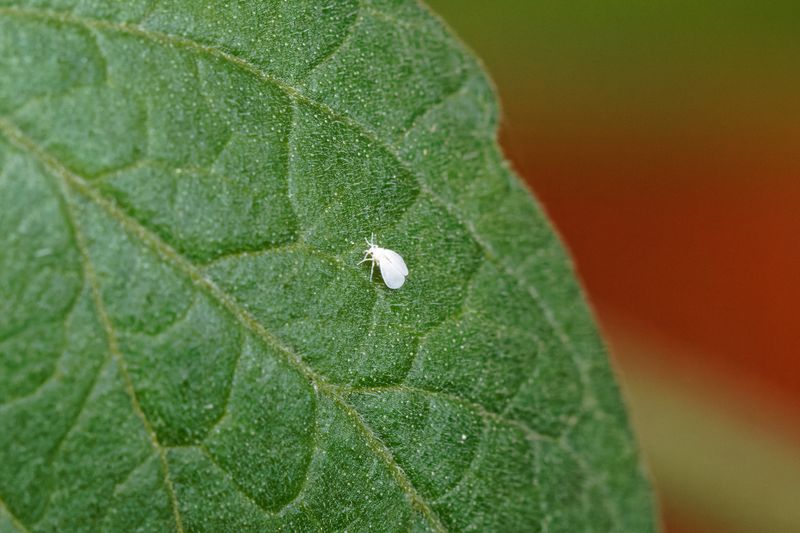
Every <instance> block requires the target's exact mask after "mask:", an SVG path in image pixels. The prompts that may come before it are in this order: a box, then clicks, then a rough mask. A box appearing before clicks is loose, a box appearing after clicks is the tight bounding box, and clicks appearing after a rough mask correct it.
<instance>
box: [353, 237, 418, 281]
mask: <svg viewBox="0 0 800 533" xmlns="http://www.w3.org/2000/svg"><path fill="white" fill-rule="evenodd" d="M364 240H365V241H367V244H368V245H369V248H367V249H366V250H364V259H362V260H361V263H364V262H366V261H372V268H371V269H370V271H369V280H370V281H372V274H373V272H374V271H375V265H376V264H377V265H378V266H379V267H380V269H381V277H383V282H384V283H386V286H387V287H389V288H390V289H399V288H400V287H402V286H403V283H405V282H406V276H408V267H407V266H406V262H405V261H403V258H402V257H400V254H398V253H397V252H395V251H394V250H390V249H388V248H381V247H380V246H378V245H377V244H375V234H373V235H372V240H369V239H364ZM361 263H359V265H360V264H361Z"/></svg>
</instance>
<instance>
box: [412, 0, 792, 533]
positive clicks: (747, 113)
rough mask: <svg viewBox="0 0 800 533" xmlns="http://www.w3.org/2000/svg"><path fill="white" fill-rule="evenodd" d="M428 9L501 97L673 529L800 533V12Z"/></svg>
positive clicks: (589, 5)
mask: <svg viewBox="0 0 800 533" xmlns="http://www.w3.org/2000/svg"><path fill="white" fill-rule="evenodd" d="M427 3H428V4H429V5H430V6H431V7H432V8H433V9H434V11H436V12H437V13H439V14H440V15H441V16H442V17H443V18H444V19H445V21H446V22H447V23H448V24H450V25H451V26H452V27H453V28H454V29H455V31H456V32H457V33H458V34H459V35H460V36H461V37H462V39H463V40H464V41H465V42H466V44H467V45H468V46H470V47H471V48H472V49H473V50H475V52H476V53H477V54H478V55H479V56H480V57H481V58H482V59H483V60H484V62H485V64H486V66H487V68H488V70H489V71H490V72H491V74H492V76H493V78H494V80H495V83H496V84H497V87H498V92H499V95H500V97H501V101H502V106H503V110H504V113H503V125H502V131H501V141H502V143H503V145H504V147H505V150H506V153H507V154H508V156H509V158H510V159H511V161H512V163H513V164H514V166H515V167H516V169H517V170H518V172H519V173H520V175H521V176H522V177H523V178H524V179H525V180H526V181H527V182H528V183H529V185H530V186H531V187H532V189H533V190H534V191H535V192H536V195H537V196H538V197H539V199H540V200H541V201H542V203H543V204H544V206H545V208H546V209H547V210H548V211H549V213H550V215H551V217H552V219H553V221H554V223H555V225H556V226H557V228H558V229H559V231H560V232H561V233H562V236H563V237H564V240H565V241H566V243H567V245H568V247H569V248H570V249H571V251H572V253H573V256H574V258H575V262H576V266H577V268H578V271H579V274H580V275H581V277H582V279H583V282H584V284H585V286H586V288H587V291H588V293H589V296H590V298H591V300H592V303H593V304H594V306H595V308H596V310H597V313H598V317H599V320H600V323H601V325H602V327H603V329H604V330H605V333H606V338H607V339H608V340H609V343H610V345H611V348H612V352H613V359H614V363H615V365H616V367H617V370H618V372H619V374H620V377H621V380H622V385H623V389H624V392H625V394H626V396H627V400H628V404H629V406H630V410H631V413H632V417H633V421H634V425H635V428H636V431H637V434H638V437H639V440H640V442H641V445H642V447H643V450H644V453H645V455H646V456H647V459H648V463H649V466H650V469H651V471H652V472H653V477H654V480H655V484H656V486H657V489H658V491H659V494H660V497H661V501H662V509H663V515H664V523H665V530H666V531H667V532H669V533H673V532H679V531H683V532H689V531H691V532H713V531H734V532H735V531H740V532H751V531H752V532H755V531H766V532H769V531H775V532H779V531H800V505H798V502H800V416H798V415H800V320H798V318H797V316H798V312H797V310H796V305H797V302H798V301H800V179H798V178H800V2H789V1H781V2H776V1H763V2H754V1H743V0H727V1H722V0H705V1H684V0H673V1H657V0H654V1H638V2H635V1H621V0H607V1H604V2H596V1H592V2H590V1H586V0H574V1H569V2H554V1H545V0H525V1H523V0H496V1H494V2H486V1H485V0H484V1H481V0H428V1H427Z"/></svg>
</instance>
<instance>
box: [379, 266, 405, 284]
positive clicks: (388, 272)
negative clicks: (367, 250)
mask: <svg viewBox="0 0 800 533" xmlns="http://www.w3.org/2000/svg"><path fill="white" fill-rule="evenodd" d="M378 264H379V265H380V267H381V277H382V278H383V282H384V283H386V286H387V287H389V288H390V289H399V288H400V287H402V286H403V283H405V282H406V276H405V275H404V274H403V273H402V272H401V271H400V270H399V269H398V268H397V266H395V265H394V264H393V263H391V262H389V261H381V262H380V263H378Z"/></svg>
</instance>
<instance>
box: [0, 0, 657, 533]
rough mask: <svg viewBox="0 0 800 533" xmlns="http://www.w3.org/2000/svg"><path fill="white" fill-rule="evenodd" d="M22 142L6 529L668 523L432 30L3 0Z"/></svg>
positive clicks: (237, 12) (14, 232)
mask: <svg viewBox="0 0 800 533" xmlns="http://www.w3.org/2000/svg"><path fill="white" fill-rule="evenodd" d="M0 117H2V118H0V230H2V231H0V498H2V500H0V531H15V530H17V531H83V530H85V531H98V530H106V531H129V530H131V531H132V530H138V531H169V530H177V531H249V530H252V531H271V530H285V531H340V530H341V531H344V530H346V531H367V530H369V531H468V530H475V531H533V530H543V531H544V530H546V531H590V530H596V531H609V530H618V531H651V530H653V529H654V527H655V526H654V524H653V513H652V502H651V496H650V492H649V488H648V485H647V482H646V480H645V478H644V476H643V475H642V472H641V469H640V466H639V462H638V457H637V452H636V449H635V446H634V444H633V439H632V437H631V435H630V432H629V430H628V425H627V420H626V416H625V412H624V409H623V407H622V405H621V402H620V399H619V397H618V393H617V390H616V387H615V385H614V382H613V377H612V375H611V373H610V371H609V366H608V363H607V360H606V355H605V351H604V348H603V345H602V343H601V341H600V340H599V337H598V335H597V332H596V329H595V327H594V325H593V324H592V321H591V317H590V314H589V312H588V311H587V308H586V305H585V303H584V302H583V299H582V296H581V294H580V290H579V288H578V286H577V284H576V282H575V281H574V276H573V274H572V271H571V268H570V266H569V263H568V260H567V259H566V257H565V254H564V252H563V250H562V248H561V246H560V244H559V242H558V240H557V238H556V237H555V236H554V233H553V231H552V230H551V229H550V227H549V225H548V223H547V221H546V220H545V218H544V216H543V214H542V212H541V210H540V209H539V208H538V207H537V206H536V204H535V203H534V201H533V200H532V199H531V198H530V195H529V193H528V192H527V191H526V190H525V189H524V187H522V186H521V184H520V183H519V181H518V180H517V178H516V177H515V176H514V175H513V174H512V172H511V171H510V170H509V169H508V167H507V165H506V163H505V162H504V161H503V158H502V155H501V154H500V152H499V149H498V147H497V143H496V140H495V137H496V130H497V120H498V112H497V105H496V103H495V97H494V95H493V93H492V89H491V87H490V85H489V83H488V81H487V79H486V77H485V74H484V73H483V72H482V70H481V68H480V66H479V65H478V64H477V62H476V60H475V59H473V58H472V57H471V56H470V55H469V53H467V52H465V51H464V49H463V47H462V46H461V45H460V44H459V43H458V42H457V41H456V40H455V39H454V38H453V37H452V36H451V35H450V34H449V32H448V31H447V30H446V29H445V28H444V27H443V25H442V24H441V23H440V22H439V21H438V20H437V19H436V18H435V17H434V16H432V15H431V14H430V13H429V12H428V11H427V9H426V8H424V7H422V6H420V5H418V4H416V3H414V2H410V1H400V0H362V1H356V0H336V1H327V2H318V1H316V0H314V1H311V0H308V1H301V0H294V1H279V0H272V1H258V2H257V1H248V0H240V1H236V2H193V1H188V0H186V1H174V2H157V1H152V0H151V1H144V0H139V1H129V2H112V1H88V0H86V1H83V0H80V1H79V0H50V1H45V0H41V1H33V0H31V1H29V2H21V1H16V2H7V1H0ZM373 232H374V233H376V234H377V237H378V240H379V242H380V243H381V244H382V245H384V246H388V247H390V248H391V249H393V250H397V251H398V252H400V253H401V254H402V256H403V258H404V259H405V261H406V263H407V264H408V265H409V270H410V275H409V277H408V281H407V283H406V284H405V285H404V286H403V287H402V289H400V290H397V291H391V290H389V289H387V288H386V287H385V286H384V285H383V284H382V283H381V282H380V280H379V279H375V280H374V281H373V282H370V280H369V267H368V266H367V265H359V264H358V262H359V260H360V258H361V256H362V254H363V250H364V248H365V245H364V237H368V236H369V235H370V234H371V233H373Z"/></svg>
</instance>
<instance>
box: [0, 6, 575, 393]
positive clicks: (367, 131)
mask: <svg viewBox="0 0 800 533" xmlns="http://www.w3.org/2000/svg"><path fill="white" fill-rule="evenodd" d="M2 14H8V15H12V16H22V17H31V18H40V19H45V20H51V21H56V22H63V23H67V24H72V25H76V26H82V27H85V28H93V29H106V30H111V31H114V32H118V33H126V34H129V35H136V36H139V37H143V38H145V39H147V40H149V41H152V42H156V43H159V44H162V45H170V46H183V47H186V48H189V49H193V50H197V51H200V52H203V53H205V54H208V55H210V56H212V57H216V58H218V59H222V60H223V61H226V62H229V63H231V64H234V65H236V66H238V67H239V68H241V69H243V70H245V71H247V72H249V73H250V74H252V75H254V76H256V77H258V78H260V79H262V80H264V81H265V82H267V83H270V84H272V85H274V86H275V87H277V88H279V89H280V90H282V91H284V93H286V94H287V96H289V97H291V98H294V99H296V100H298V101H301V102H304V103H306V104H309V105H311V106H313V107H316V108H318V109H320V110H322V111H323V112H325V113H326V114H328V115H330V116H331V117H332V118H334V119H336V120H339V121H342V122H344V123H345V124H347V125H348V126H351V127H353V128H355V129H357V130H358V131H360V132H361V133H363V134H364V135H365V136H367V138H368V139H369V140H370V141H372V142H374V143H376V144H378V145H380V146H381V147H382V148H384V149H385V150H386V151H388V152H389V153H390V154H391V155H392V157H393V158H394V159H395V161H396V163H397V164H398V165H400V167H401V168H403V170H405V171H406V172H408V174H409V175H411V176H414V178H415V179H416V181H417V183H418V184H419V186H420V190H421V191H422V192H424V193H425V194H426V195H428V196H429V197H430V198H431V199H432V200H434V201H435V202H436V203H438V204H440V205H441V206H442V207H443V208H444V209H445V210H446V211H447V212H448V214H450V215H451V216H453V217H454V218H455V219H456V220H457V221H458V222H459V223H460V224H461V225H462V226H464V227H465V228H467V230H468V231H469V233H470V235H471V236H472V238H473V239H474V240H475V242H476V243H478V245H479V246H480V248H481V249H482V250H483V253H484V255H485V256H486V258H487V259H488V260H490V261H491V262H493V263H495V264H497V265H498V266H500V268H501V269H502V270H503V271H504V272H505V273H506V274H508V275H509V276H511V277H512V278H513V279H515V280H517V281H519V282H520V284H522V285H523V286H524V287H525V289H526V290H527V292H528V295H529V296H530V298H531V300H532V301H533V302H534V303H535V304H536V305H537V306H538V307H539V308H540V310H541V311H542V313H543V315H544V316H545V319H546V321H547V324H548V326H549V327H550V328H551V329H552V330H553V333H555V335H556V337H557V338H558V339H559V341H560V342H561V343H562V345H563V346H564V348H565V349H566V350H567V351H568V352H569V353H570V355H571V356H572V357H573V359H574V360H575V364H576V366H577V367H578V369H579V370H580V371H581V381H582V382H583V383H584V384H585V385H586V384H588V378H587V377H586V376H585V370H586V369H585V365H583V364H582V362H581V360H580V359H579V358H578V357H577V354H576V353H575V351H574V346H573V345H572V341H571V339H570V338H569V336H568V335H567V334H566V332H564V331H563V329H562V328H561V326H560V324H559V323H558V321H557V320H556V318H555V315H554V313H553V311H552V309H550V308H549V307H548V306H547V305H546V304H545V302H544V301H543V299H542V297H541V295H540V294H539V291H538V289H537V288H536V287H535V286H532V285H530V284H528V283H526V282H525V281H524V280H523V279H522V278H521V276H520V275H519V274H518V273H517V272H516V271H515V270H514V269H513V268H511V267H510V266H509V265H508V264H507V263H506V262H505V261H503V260H502V259H501V258H500V257H499V256H498V255H497V253H496V252H495V251H494V247H493V246H492V245H491V244H490V243H488V242H487V241H486V240H485V239H484V238H483V237H482V236H481V235H480V233H479V232H478V231H477V230H476V229H475V226H474V225H473V224H471V223H470V222H469V221H466V220H464V219H463V218H462V217H461V216H460V215H459V214H458V212H457V211H456V208H455V206H453V205H452V204H451V203H450V202H448V201H446V200H445V199H444V198H442V197H441V196H440V195H438V194H437V193H436V192H435V191H433V189H431V188H430V186H429V185H428V184H427V182H426V181H425V180H423V179H422V178H420V177H419V176H418V175H417V174H416V172H414V171H413V169H411V168H409V167H408V165H407V164H406V163H405V161H404V160H403V158H402V157H400V155H399V152H398V149H397V147H395V146H394V145H392V144H391V143H390V142H389V141H386V140H384V139H382V138H381V137H380V136H378V134H377V133H376V132H375V131H374V130H373V129H372V128H371V127H370V126H369V125H368V124H365V123H363V122H361V121H358V120H356V119H353V118H351V117H350V116H349V115H346V114H344V113H341V112H339V111H337V110H335V109H334V108H332V107H330V106H329V105H328V104H326V103H324V102H321V101H319V100H316V99H314V98H312V97H310V96H308V95H307V94H305V93H304V92H303V91H302V90H300V89H298V88H297V87H295V86H293V85H291V84H290V83H288V82H286V81H285V80H282V79H280V78H277V77H275V76H273V75H271V74H268V73H267V72H265V71H263V70H262V69H260V68H259V67H258V66H257V65H255V64H253V63H251V62H250V61H248V60H246V59H243V58H241V57H239V56H237V55H234V54H231V53H229V52H225V51H224V50H221V49H219V48H216V47H214V46H209V45H206V44H203V43H200V42H198V41H195V40H193V39H189V38H187V37H182V36H178V35H173V34H169V33H163V32H158V31H153V30H148V29H145V28H142V27H141V26H137V25H132V24H127V23H122V22H110V21H106V20H101V19H94V18H90V17H82V16H76V15H73V14H69V13H64V12H58V11H53V10H48V9H36V8H21V7H16V6H14V7H0V15H2ZM381 15H382V16H384V17H386V18H388V19H391V20H395V19H394V18H393V17H391V16H389V15H387V14H385V13H381ZM397 22H398V23H399V24H402V23H404V21H400V20H399V19H398V20H397ZM458 92H459V91H458V90H457V91H455V93H458ZM584 378H586V379H584Z"/></svg>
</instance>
